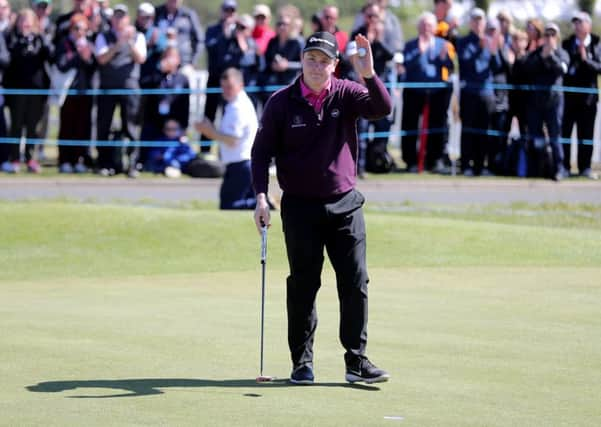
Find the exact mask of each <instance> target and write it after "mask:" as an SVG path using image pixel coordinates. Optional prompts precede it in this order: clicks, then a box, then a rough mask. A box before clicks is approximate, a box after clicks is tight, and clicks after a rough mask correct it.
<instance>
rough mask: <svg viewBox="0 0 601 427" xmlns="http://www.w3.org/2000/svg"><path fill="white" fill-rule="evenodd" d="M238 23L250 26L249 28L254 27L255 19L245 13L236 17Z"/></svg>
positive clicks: (246, 26) (245, 26)
mask: <svg viewBox="0 0 601 427" xmlns="http://www.w3.org/2000/svg"><path fill="white" fill-rule="evenodd" d="M238 24H239V25H241V26H243V27H244V28H250V29H251V30H252V29H253V28H255V20H254V19H253V18H252V16H250V15H249V14H248V13H245V14H244V15H241V16H240V17H239V18H238Z"/></svg>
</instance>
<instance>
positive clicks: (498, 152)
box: [485, 18, 510, 175]
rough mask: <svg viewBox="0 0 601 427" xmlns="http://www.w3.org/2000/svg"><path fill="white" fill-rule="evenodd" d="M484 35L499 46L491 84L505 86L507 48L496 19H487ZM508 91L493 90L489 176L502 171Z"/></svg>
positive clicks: (507, 63)
mask: <svg viewBox="0 0 601 427" xmlns="http://www.w3.org/2000/svg"><path fill="white" fill-rule="evenodd" d="M486 35H487V37H490V38H496V39H497V40H498V42H497V43H498V46H499V61H500V63H501V66H500V67H499V68H498V69H497V70H496V71H495V72H494V73H493V83H495V84H498V85H507V79H508V76H509V66H510V65H509V61H510V58H509V55H510V54H509V50H510V48H509V46H508V45H507V44H506V43H505V37H504V36H503V34H501V24H500V23H499V21H498V20H497V19H496V18H492V19H489V20H488V22H487V23H486ZM508 92H509V91H508V90H507V89H501V88H498V87H497V88H495V89H494V99H495V104H494V109H493V111H492V113H491V115H490V119H491V120H490V130H491V131H492V132H491V135H489V136H488V150H487V152H486V153H485V155H486V164H487V166H488V172H489V173H490V174H494V175H498V174H500V173H501V172H502V171H503V156H504V154H505V151H506V148H507V133H506V130H507V128H508V127H509V126H510V124H508V123H507V122H508V117H507V116H508V111H509V93H508Z"/></svg>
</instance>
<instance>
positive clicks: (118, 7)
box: [113, 3, 129, 15]
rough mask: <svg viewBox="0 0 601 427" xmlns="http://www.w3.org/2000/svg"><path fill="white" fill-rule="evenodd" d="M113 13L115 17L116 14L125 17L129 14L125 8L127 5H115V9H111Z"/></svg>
mask: <svg viewBox="0 0 601 427" xmlns="http://www.w3.org/2000/svg"><path fill="white" fill-rule="evenodd" d="M113 13H114V14H115V15H117V14H121V15H127V14H128V13H129V9H128V8H127V5H124V4H123V3H119V4H116V5H115V7H113Z"/></svg>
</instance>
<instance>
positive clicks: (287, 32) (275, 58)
mask: <svg viewBox="0 0 601 427" xmlns="http://www.w3.org/2000/svg"><path fill="white" fill-rule="evenodd" d="M292 31H293V30H292V18H291V17H290V16H288V15H283V14H279V15H278V21H277V22H276V35H275V37H274V38H272V39H271V40H270V41H269V43H268V44H267V50H266V51H265V70H264V71H263V76H262V77H261V84H262V85H264V86H283V85H288V84H290V83H291V82H292V81H293V80H294V79H295V78H296V77H297V76H298V74H299V73H300V70H301V63H300V62H299V59H300V57H301V52H302V49H303V43H302V41H301V40H300V39H299V38H298V37H295V36H294V35H293V33H292ZM273 92H274V91H273V90H271V91H266V92H264V93H263V99H264V100H267V98H268V97H269V95H270V94H271V93H273Z"/></svg>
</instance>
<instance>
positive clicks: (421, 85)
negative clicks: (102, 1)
mask: <svg viewBox="0 0 601 427" xmlns="http://www.w3.org/2000/svg"><path fill="white" fill-rule="evenodd" d="M384 85H385V86H386V87H387V88H388V89H444V88H450V87H452V84H451V83H448V82H431V83H427V82H389V83H385V84H384ZM283 87H285V86H280V85H277V86H276V85H272V86H247V87H246V88H245V90H246V92H249V93H258V92H265V93H270V92H274V91H276V90H279V89H281V88H283ZM461 88H462V89H474V90H480V89H497V90H522V91H529V92H531V91H554V92H566V93H580V94H593V95H595V94H599V89H598V88H590V87H576V86H557V85H553V86H540V85H512V84H507V83H484V84H469V83H465V82H462V83H461ZM218 93H221V88H219V87H209V88H204V89H201V88H197V89H190V88H173V89H160V88H159V89H125V88H122V89H86V90H79V89H68V90H60V89H8V88H1V87H0V95H61V94H67V95H85V96H102V95H168V94H176V95H186V94H188V95H201V94H218Z"/></svg>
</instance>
